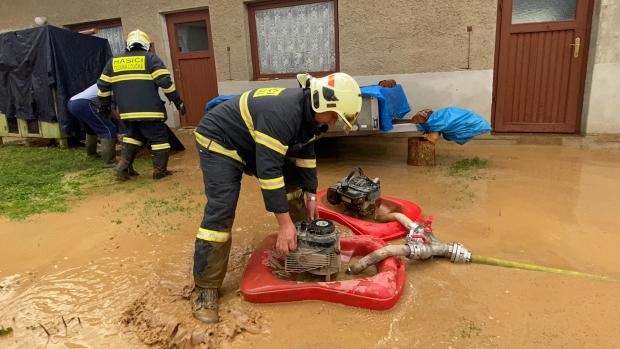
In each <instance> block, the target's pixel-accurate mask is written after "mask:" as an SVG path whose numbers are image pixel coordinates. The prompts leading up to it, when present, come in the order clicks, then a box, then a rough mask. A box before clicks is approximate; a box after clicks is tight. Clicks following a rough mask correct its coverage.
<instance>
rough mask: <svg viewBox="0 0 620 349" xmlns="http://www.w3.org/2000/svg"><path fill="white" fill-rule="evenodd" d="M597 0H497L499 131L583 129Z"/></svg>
mask: <svg viewBox="0 0 620 349" xmlns="http://www.w3.org/2000/svg"><path fill="white" fill-rule="evenodd" d="M592 3H593V0H554V1H550V0H499V17H498V35H497V39H498V42H497V45H496V60H495V76H494V80H495V81H494V91H493V128H494V130H495V131H496V132H550V133H576V132H579V125H580V121H581V120H580V116H581V107H582V101H583V86H584V82H585V70H586V60H587V56H588V45H589V41H590V40H589V38H590V23H591V22H590V21H591V18H592Z"/></svg>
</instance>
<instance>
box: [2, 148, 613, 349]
mask: <svg viewBox="0 0 620 349" xmlns="http://www.w3.org/2000/svg"><path fill="white" fill-rule="evenodd" d="M185 140H186V141H187V144H188V145H190V146H189V147H188V150H187V151H186V152H184V153H180V154H176V155H174V156H173V157H172V160H171V168H172V169H175V170H177V172H176V173H175V175H174V176H172V177H171V178H168V179H165V180H163V181H160V182H157V183H151V182H150V180H149V179H148V178H145V177H147V176H142V177H143V178H140V179H138V181H143V182H144V185H137V186H130V187H127V186H125V187H123V188H121V189H110V190H103V191H100V192H96V193H94V194H92V195H90V196H89V197H87V198H85V199H84V200H81V201H79V202H78V203H77V204H76V205H75V206H74V207H73V208H72V209H71V210H70V211H69V212H66V213H58V214H43V215H38V216H34V217H32V218H30V219H28V220H27V221H23V222H11V221H6V220H3V219H2V220H0V240H1V241H2V243H1V244H0V304H1V307H0V326H4V327H12V328H13V330H14V332H13V334H11V335H8V336H4V337H0V347H2V348H37V347H39V348H42V347H47V348H88V347H92V348H142V347H147V346H149V345H150V346H156V347H163V346H172V347H174V346H176V347H191V346H197V347H209V348H219V347H222V348H250V347H251V348H256V349H261V348H265V349H267V348H269V349H272V348H309V347H317V348H325V347H330V348H412V347H420V348H427V347H431V348H435V347H436V348H469V347H471V348H478V347H483V348H513V347H515V348H518V347H521V348H525V347H527V348H533V347H536V348H562V347H563V348H573V347H582V348H583V347H588V348H599V347H603V348H611V347H616V346H617V343H619V342H620V332H619V331H618V330H617V326H618V323H620V312H619V311H618V309H620V283H617V282H605V281H596V280H589V279H579V278H571V277H566V276H560V275H554V274H545V273H537V272H530V271H523V270H515V269H505V268H499V267H492V266H484V265H454V264H450V263H448V262H446V261H443V260H438V259H436V260H434V261H429V262H423V263H409V264H408V265H407V272H406V273H407V280H406V284H405V288H404V292H403V295H402V297H401V299H400V301H399V302H398V303H397V305H396V306H395V307H394V308H392V309H391V310H388V311H370V310H364V309H357V308H351V307H346V306H342V305H335V304H330V303H323V302H302V303H288V304H269V305H261V304H250V303H247V302H245V301H243V300H242V298H241V297H240V295H239V292H238V288H239V283H240V279H241V276H242V273H243V269H244V266H245V262H246V260H247V258H248V257H249V255H250V254H251V252H252V250H253V248H254V247H255V246H257V245H258V244H259V243H260V242H261V241H262V239H263V238H264V237H265V236H267V235H268V234H270V233H273V232H275V231H276V225H275V220H274V218H273V217H272V216H271V215H270V214H267V213H266V212H265V211H264V207H263V201H262V197H261V194H260V190H259V187H258V185H257V183H256V182H257V181H256V179H254V178H251V177H244V180H243V186H242V193H241V200H240V204H239V206H238V208H237V219H236V221H235V226H234V228H233V246H234V247H233V255H232V258H231V262H230V268H229V270H230V272H229V274H228V277H227V279H226V281H225V284H224V287H223V299H222V310H221V313H222V318H223V321H222V322H221V323H220V324H218V325H216V326H206V325H202V324H200V323H199V322H197V321H195V320H193V319H192V317H191V314H190V306H189V302H188V300H187V296H188V294H189V291H190V289H191V285H192V279H191V257H192V253H193V243H194V237H195V231H196V228H197V226H198V224H199V222H200V219H201V215H202V205H203V203H204V197H203V185H202V181H201V174H200V170H199V168H198V165H197V158H196V154H195V151H194V148H193V147H192V146H191V140H190V139H189V138H185ZM335 146H337V149H338V152H337V153H336V154H333V155H331V156H327V157H323V158H320V159H319V182H320V187H325V186H328V185H330V184H332V183H333V182H335V181H336V180H338V179H340V178H341V177H343V176H345V175H346V174H347V173H348V172H349V171H350V170H351V169H352V168H353V167H355V166H362V167H363V169H364V171H365V172H366V174H368V175H369V176H371V177H380V178H381V184H382V192H383V193H384V194H388V195H392V196H397V197H400V198H403V199H408V200H411V201H414V202H416V203H418V204H419V205H420V206H421V207H422V209H423V211H424V214H425V215H428V214H431V215H433V217H434V223H433V228H434V232H435V234H436V235H437V237H439V238H440V239H442V240H444V241H458V242H461V243H463V244H465V246H466V247H468V248H469V249H470V250H471V251H473V252H474V253H476V254H479V255H484V256H493V257H498V258H504V259H511V260H516V261H522V262H529V263H536V264H541V265H547V266H553V267H559V268H566V269H574V270H579V271H586V272H593V273H603V274H608V275H611V276H613V277H616V278H620V262H619V261H618V256H617V249H618V246H620V231H619V230H618V226H620V216H618V214H617V213H618V212H620V200H619V199H618V198H619V197H620V180H619V178H620V151H619V150H603V149H601V150H588V149H579V148H577V147H571V146H557V145H519V146H514V145H476V144H472V145H467V146H464V147H461V146H455V145H449V144H446V143H441V144H440V145H439V146H438V149H437V155H438V158H437V160H438V162H439V166H437V167H435V168H417V167H409V166H407V165H406V164H405V159H406V147H407V145H406V139H389V138H366V139H348V140H346V141H340V142H338V143H337V144H330V145H329V146H327V147H326V148H332V149H334V147H335ZM475 156H478V157H479V158H480V159H484V160H488V166H487V168H486V169H483V170H481V171H478V172H474V173H472V174H468V175H462V176H449V175H448V170H447V167H448V166H449V165H450V164H453V163H454V162H456V161H458V160H461V159H465V158H472V157H475Z"/></svg>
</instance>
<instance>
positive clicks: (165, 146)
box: [151, 143, 170, 150]
mask: <svg viewBox="0 0 620 349" xmlns="http://www.w3.org/2000/svg"><path fill="white" fill-rule="evenodd" d="M164 149H170V143H160V144H151V150H164Z"/></svg>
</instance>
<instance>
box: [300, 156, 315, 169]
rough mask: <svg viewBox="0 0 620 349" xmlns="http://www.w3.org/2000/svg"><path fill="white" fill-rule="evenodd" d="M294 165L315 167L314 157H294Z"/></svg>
mask: <svg viewBox="0 0 620 349" xmlns="http://www.w3.org/2000/svg"><path fill="white" fill-rule="evenodd" d="M295 166H297V167H303V168H316V159H297V158H296V159H295Z"/></svg>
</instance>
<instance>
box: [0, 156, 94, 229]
mask: <svg viewBox="0 0 620 349" xmlns="http://www.w3.org/2000/svg"><path fill="white" fill-rule="evenodd" d="M0 159H1V160H0V215H3V216H5V217H8V218H9V219H13V220H16V219H17V220H18V219H24V218H26V217H28V216H30V215H33V214H37V213H43V212H64V211H65V210H66V209H67V208H68V202H67V198H68V197H69V196H75V195H80V194H82V187H83V185H84V183H85V182H87V181H88V180H89V179H93V178H95V177H98V176H100V175H102V174H103V169H102V168H101V161H100V160H98V159H93V158H89V157H87V156H86V154H85V153H84V150H83V149H60V148H50V147H25V146H21V145H3V146H0Z"/></svg>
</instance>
